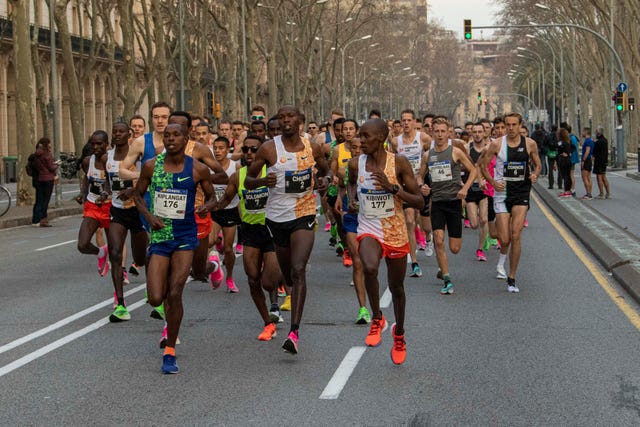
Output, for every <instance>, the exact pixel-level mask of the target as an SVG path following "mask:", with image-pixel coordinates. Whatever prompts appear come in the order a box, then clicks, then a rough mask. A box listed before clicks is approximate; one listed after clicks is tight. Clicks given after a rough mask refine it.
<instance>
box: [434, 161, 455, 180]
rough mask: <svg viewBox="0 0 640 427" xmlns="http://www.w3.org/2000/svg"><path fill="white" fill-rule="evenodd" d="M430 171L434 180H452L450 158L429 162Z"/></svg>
mask: <svg viewBox="0 0 640 427" xmlns="http://www.w3.org/2000/svg"><path fill="white" fill-rule="evenodd" d="M429 172H430V173H431V181H433V182H444V181H451V180H452V179H453V175H452V174H451V162H450V161H449V160H443V161H441V162H429Z"/></svg>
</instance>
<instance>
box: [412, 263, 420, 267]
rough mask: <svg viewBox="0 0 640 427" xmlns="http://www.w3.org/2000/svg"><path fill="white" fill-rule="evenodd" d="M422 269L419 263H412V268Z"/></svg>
mask: <svg viewBox="0 0 640 427" xmlns="http://www.w3.org/2000/svg"><path fill="white" fill-rule="evenodd" d="M415 267H420V266H419V265H418V263H417V262H412V263H411V268H415Z"/></svg>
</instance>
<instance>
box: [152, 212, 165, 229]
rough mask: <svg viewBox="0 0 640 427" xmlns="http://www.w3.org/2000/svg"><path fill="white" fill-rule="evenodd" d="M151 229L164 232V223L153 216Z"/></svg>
mask: <svg viewBox="0 0 640 427" xmlns="http://www.w3.org/2000/svg"><path fill="white" fill-rule="evenodd" d="M149 227H151V229H152V230H155V231H158V230H162V229H163V228H164V222H162V220H161V219H160V218H158V217H157V216H155V215H152V216H151V221H149Z"/></svg>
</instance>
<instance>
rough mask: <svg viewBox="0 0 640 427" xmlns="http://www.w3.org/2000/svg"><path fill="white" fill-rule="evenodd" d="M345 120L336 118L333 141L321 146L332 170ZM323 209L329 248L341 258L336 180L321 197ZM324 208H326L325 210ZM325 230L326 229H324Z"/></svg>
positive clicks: (341, 243) (340, 229)
mask: <svg viewBox="0 0 640 427" xmlns="http://www.w3.org/2000/svg"><path fill="white" fill-rule="evenodd" d="M344 122H345V119H344V118H342V117H338V118H336V119H335V120H334V121H333V122H332V124H331V125H329V128H330V129H331V130H332V131H333V135H334V136H335V139H334V140H332V141H331V142H329V143H327V144H323V145H321V148H322V152H323V154H324V155H325V158H326V159H327V160H328V162H329V165H330V168H331V169H332V170H333V167H334V166H333V160H334V156H335V155H337V154H338V153H337V152H335V151H334V149H335V147H336V146H337V145H339V144H342V143H343V142H344V134H343V126H344ZM323 200H324V203H323V205H322V206H323V209H326V210H325V212H326V213H327V217H328V219H329V221H330V226H329V232H330V233H331V237H330V238H329V246H336V254H337V255H338V256H343V253H344V242H345V236H344V233H343V232H342V223H341V222H340V221H342V216H341V215H340V214H339V213H338V212H335V205H336V200H338V187H337V178H335V175H334V178H333V181H332V182H331V183H330V184H329V188H328V189H327V194H326V195H325V197H323ZM325 206H326V208H325ZM325 230H326V228H325Z"/></svg>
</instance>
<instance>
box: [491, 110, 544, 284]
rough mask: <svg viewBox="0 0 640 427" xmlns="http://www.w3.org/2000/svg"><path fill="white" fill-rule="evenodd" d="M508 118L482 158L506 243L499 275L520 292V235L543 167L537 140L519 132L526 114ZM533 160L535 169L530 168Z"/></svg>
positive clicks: (503, 247)
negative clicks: (492, 163) (503, 132)
mask: <svg viewBox="0 0 640 427" xmlns="http://www.w3.org/2000/svg"><path fill="white" fill-rule="evenodd" d="M504 121H505V124H506V129H507V135H506V136H503V137H502V138H500V139H497V140H495V141H493V142H492V143H491V145H489V147H487V149H486V154H487V155H486V156H482V157H481V158H480V161H479V166H480V169H481V171H482V174H483V175H484V177H485V178H486V179H487V181H488V182H489V183H490V184H491V185H492V186H493V187H494V189H495V195H494V209H495V211H496V226H497V229H498V236H499V239H500V243H501V245H502V247H501V249H500V258H499V260H498V266H497V272H498V274H497V277H498V278H499V279H504V278H506V279H507V291H509V292H512V293H517V292H520V289H519V288H518V287H517V286H516V281H515V277H516V270H517V268H518V262H519V261H520V253H521V250H522V247H521V240H520V237H521V234H522V228H523V226H524V219H525V216H526V214H527V210H528V209H529V193H530V192H531V184H532V183H535V182H536V181H537V179H538V173H539V172H540V167H541V166H540V158H539V157H538V146H537V145H536V142H535V141H534V140H533V139H531V138H525V137H523V136H520V134H519V129H520V125H521V124H522V116H521V115H520V114H518V113H509V114H507V115H506V116H505V117H504ZM493 156H496V159H497V160H496V167H495V177H492V176H491V174H490V173H489V171H488V169H487V166H488V164H489V161H490V160H491V158H492V157H493ZM530 163H531V166H532V167H533V172H530V170H529V168H530V166H529V164H530ZM507 251H509V276H507V274H506V272H505V270H504V262H505V260H506V257H507Z"/></svg>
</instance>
